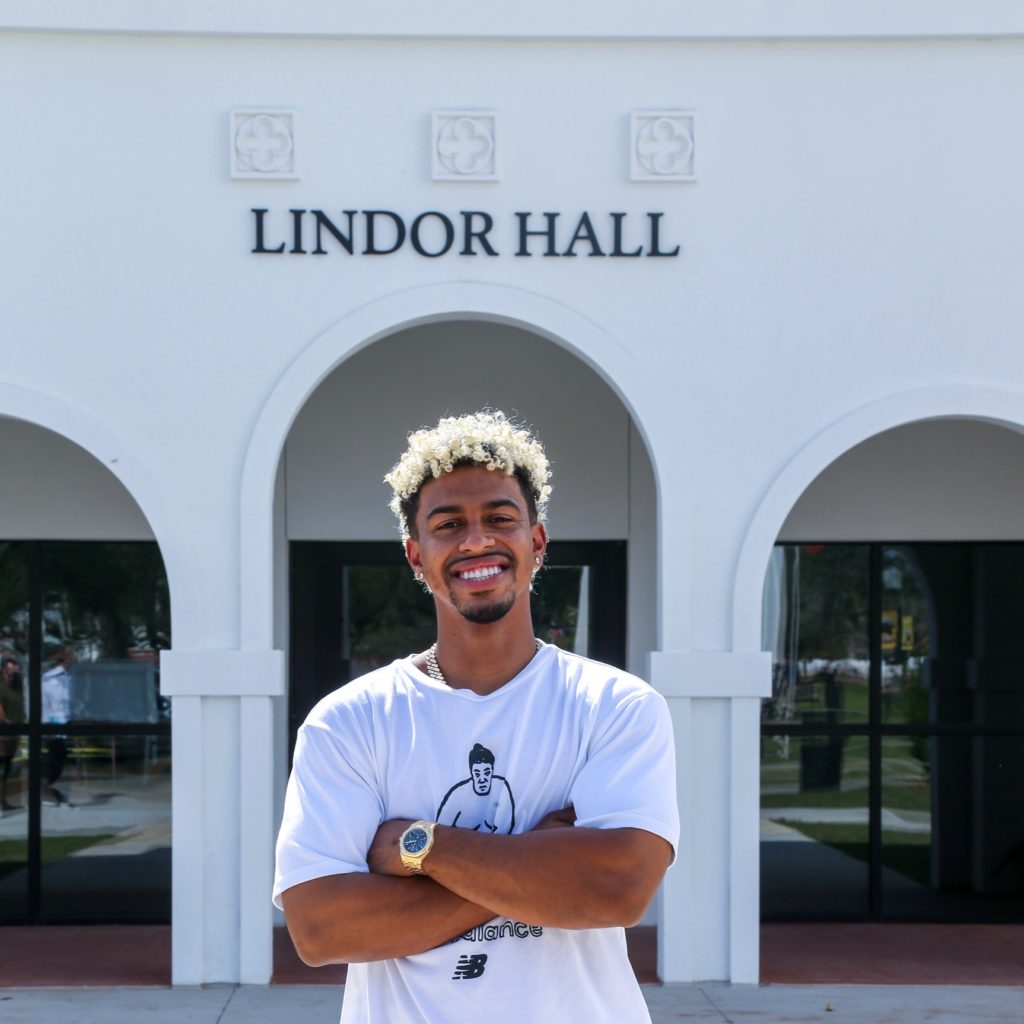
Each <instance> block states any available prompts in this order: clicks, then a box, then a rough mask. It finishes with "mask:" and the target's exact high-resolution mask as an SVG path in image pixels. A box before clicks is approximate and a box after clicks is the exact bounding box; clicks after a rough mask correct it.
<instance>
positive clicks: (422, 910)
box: [281, 874, 495, 967]
mask: <svg viewBox="0 0 1024 1024" xmlns="http://www.w3.org/2000/svg"><path fill="white" fill-rule="evenodd" d="M281 900H282V904H283V906H284V912H285V919H286V920H287V923H288V930H289V932H290V933H291V937H292V941H293V942H294V944H295V948H296V950H297V952H298V954H299V956H300V957H301V958H302V960H303V961H304V962H305V963H307V964H309V965H310V966H313V967H319V966H322V965H323V964H330V963H363V962H365V961H369V960H385V959H389V958H391V957H396V956H411V955H412V954H414V953H422V952H424V951H426V950H428V949H434V948H435V947H436V946H440V945H443V944H444V943H446V942H449V941H450V940H451V939H454V938H455V937H456V936H458V935H461V934H462V933H463V932H466V931H469V930H470V929H471V928H475V927H476V926H477V925H479V924H483V923H484V922H485V921H489V920H490V919H491V918H492V917H494V916H495V915H494V912H493V911H490V910H486V909H484V908H483V907H480V906H476V905H474V904H473V903H471V902H470V901H467V900H466V899H464V898H462V897H461V896H459V895H457V894H456V893H454V892H451V891H450V890H448V889H447V888H444V887H442V886H441V885H438V884H437V883H436V882H433V881H431V880H430V879H429V878H422V877H421V878H396V877H390V876H383V875H372V874H347V875H331V876H328V877H325V878H317V879H314V880H313V881H311V882H305V883H303V884H302V885H297V886H295V887H294V888H291V889H288V890H287V891H286V892H284V893H283V894H282V897H281Z"/></svg>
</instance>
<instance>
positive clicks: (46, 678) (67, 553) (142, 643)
mask: <svg viewBox="0 0 1024 1024" xmlns="http://www.w3.org/2000/svg"><path fill="white" fill-rule="evenodd" d="M42 563H43V564H42V579H43V608H42V615H43V659H44V664H43V675H42V685H41V699H42V720H43V722H44V723H47V724H51V725H61V724H66V723H68V722H115V721H116V722H150V723H155V722H157V721H158V720H159V719H160V717H161V711H163V712H164V714H166V713H167V712H168V711H169V708H168V707H167V706H166V705H161V703H160V698H159V684H158V679H157V666H158V659H159V652H160V651H161V650H162V649H164V648H166V647H167V646H168V645H169V642H170V614H169V612H170V609H169V600H168V595H167V579H166V576H165V574H164V571H163V563H162V561H161V559H160V553H159V550H158V549H157V547H156V545H154V544H106V543H93V544H78V543H53V544H47V545H45V546H44V550H43V557H42Z"/></svg>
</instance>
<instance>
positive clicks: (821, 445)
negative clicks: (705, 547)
mask: <svg viewBox="0 0 1024 1024" xmlns="http://www.w3.org/2000/svg"><path fill="white" fill-rule="evenodd" d="M948 419H969V420H981V421H983V422H988V423H993V424H996V425H998V426H1003V427H1008V428H1010V429H1014V430H1018V431H1022V432H1024V395H1021V394H1017V393H1014V392H1010V391H1003V390H999V389H996V388H987V387H978V386H972V385H959V384H951V385H942V386H936V387H929V388H918V389H914V390H910V391H900V392H896V393H894V394H891V395H888V396H886V397H885V398H881V399H878V400H877V401H875V402H872V403H870V404H868V405H865V406H862V407H861V408H859V409H857V410H855V411H854V412H851V413H849V414H848V415H846V416H844V417H843V418H842V419H840V420H838V421H837V422H835V423H833V424H832V425H831V426H829V427H827V428H826V429H825V430H823V431H822V432H821V433H820V434H818V435H817V436H816V437H814V438H812V439H811V440H810V441H809V442H808V443H807V444H806V445H805V446H804V447H803V448H802V449H800V451H799V452H797V454H796V455H795V456H794V457H793V458H792V459H791V460H790V461H789V462H788V463H787V464H786V465H785V466H784V467H783V469H782V471H781V472H780V473H779V474H778V476H776V477H775V479H774V480H773V481H772V482H771V484H770V485H769V487H768V490H767V492H766V493H765V495H764V497H763V498H762V499H761V503H760V504H759V505H758V507H757V511H756V512H755V513H754V515H753V517H752V519H751V522H750V526H749V528H748V529H747V532H746V536H745V538H744V541H743V546H742V547H741V549H740V555H739V559H738V562H737V567H736V574H735V577H734V582H733V600H732V606H733V617H732V646H733V650H736V651H758V650H760V649H761V599H762V590H763V585H764V574H765V571H766V569H767V566H768V560H769V558H770V556H771V552H772V547H773V546H774V544H775V540H776V538H777V537H778V535H779V532H780V530H781V529H782V525H783V523H784V522H785V520H786V517H787V516H788V515H789V512H790V510H791V509H792V508H793V506H794V505H795V504H796V502H797V500H798V499H799V498H800V496H801V495H802V494H803V493H804V491H805V490H806V489H807V488H808V487H809V486H810V484H811V483H812V482H813V481H814V479H815V478H816V477H817V476H818V475H819V474H820V473H821V472H822V471H823V470H824V469H825V468H826V467H828V466H829V465H831V464H832V463H833V462H835V460H836V459H838V458H839V457H840V456H841V455H843V454H844V453H846V452H847V451H849V450H850V449H851V448H853V447H854V446H856V445H858V444H860V443H861V442H862V441H866V440H868V438H871V437H874V436H875V435H876V434H881V433H882V432H883V431H886V430H892V429H894V428H896V427H902V426H906V425H907V424H909V423H917V422H923V421H926V420H948Z"/></svg>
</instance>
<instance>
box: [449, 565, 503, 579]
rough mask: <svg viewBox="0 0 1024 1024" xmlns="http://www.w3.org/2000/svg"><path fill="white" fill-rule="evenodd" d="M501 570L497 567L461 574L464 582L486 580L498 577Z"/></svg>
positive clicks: (492, 566) (471, 570) (472, 570)
mask: <svg viewBox="0 0 1024 1024" xmlns="http://www.w3.org/2000/svg"><path fill="white" fill-rule="evenodd" d="M499 572H501V569H500V567H499V566H497V565H491V566H488V567H487V568H486V569H470V570H469V572H463V573H459V575H460V576H461V577H462V578H463V579H464V580H485V579H487V578H488V577H490V576H497V575H498V573H499Z"/></svg>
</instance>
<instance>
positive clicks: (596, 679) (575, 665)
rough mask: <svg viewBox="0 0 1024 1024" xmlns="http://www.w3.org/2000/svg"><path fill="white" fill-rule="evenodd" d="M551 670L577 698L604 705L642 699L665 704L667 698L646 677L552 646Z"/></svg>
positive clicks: (615, 704) (614, 705) (619, 704)
mask: <svg viewBox="0 0 1024 1024" xmlns="http://www.w3.org/2000/svg"><path fill="white" fill-rule="evenodd" d="M548 649H549V650H550V651H551V652H552V654H553V657H552V666H551V670H552V672H554V673H555V674H556V675H557V677H558V678H559V679H560V680H562V682H563V685H565V686H566V688H567V689H568V690H570V691H571V692H572V693H573V694H574V695H575V696H576V698H577V699H579V700H582V701H585V702H586V703H591V704H594V705H595V706H601V707H605V708H608V707H619V708H621V707H624V706H626V705H629V704H632V703H633V702H634V701H637V700H640V701H644V702H648V701H649V702H652V703H655V704H657V703H662V702H663V701H664V698H663V697H662V696H661V694H659V693H658V691H657V690H655V689H654V687H653V686H651V684H650V683H648V682H647V681H646V680H644V679H641V678H640V677H639V676H635V675H633V674H632V673H631V672H627V671H626V670H625V669H621V668H616V667H615V666H614V665H607V664H605V663H604V662H602V661H594V660H593V659H591V658H584V657H581V656H580V655H578V654H573V653H571V652H570V651H563V650H562V649H561V648H558V647H554V646H551V645H549V647H548Z"/></svg>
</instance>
